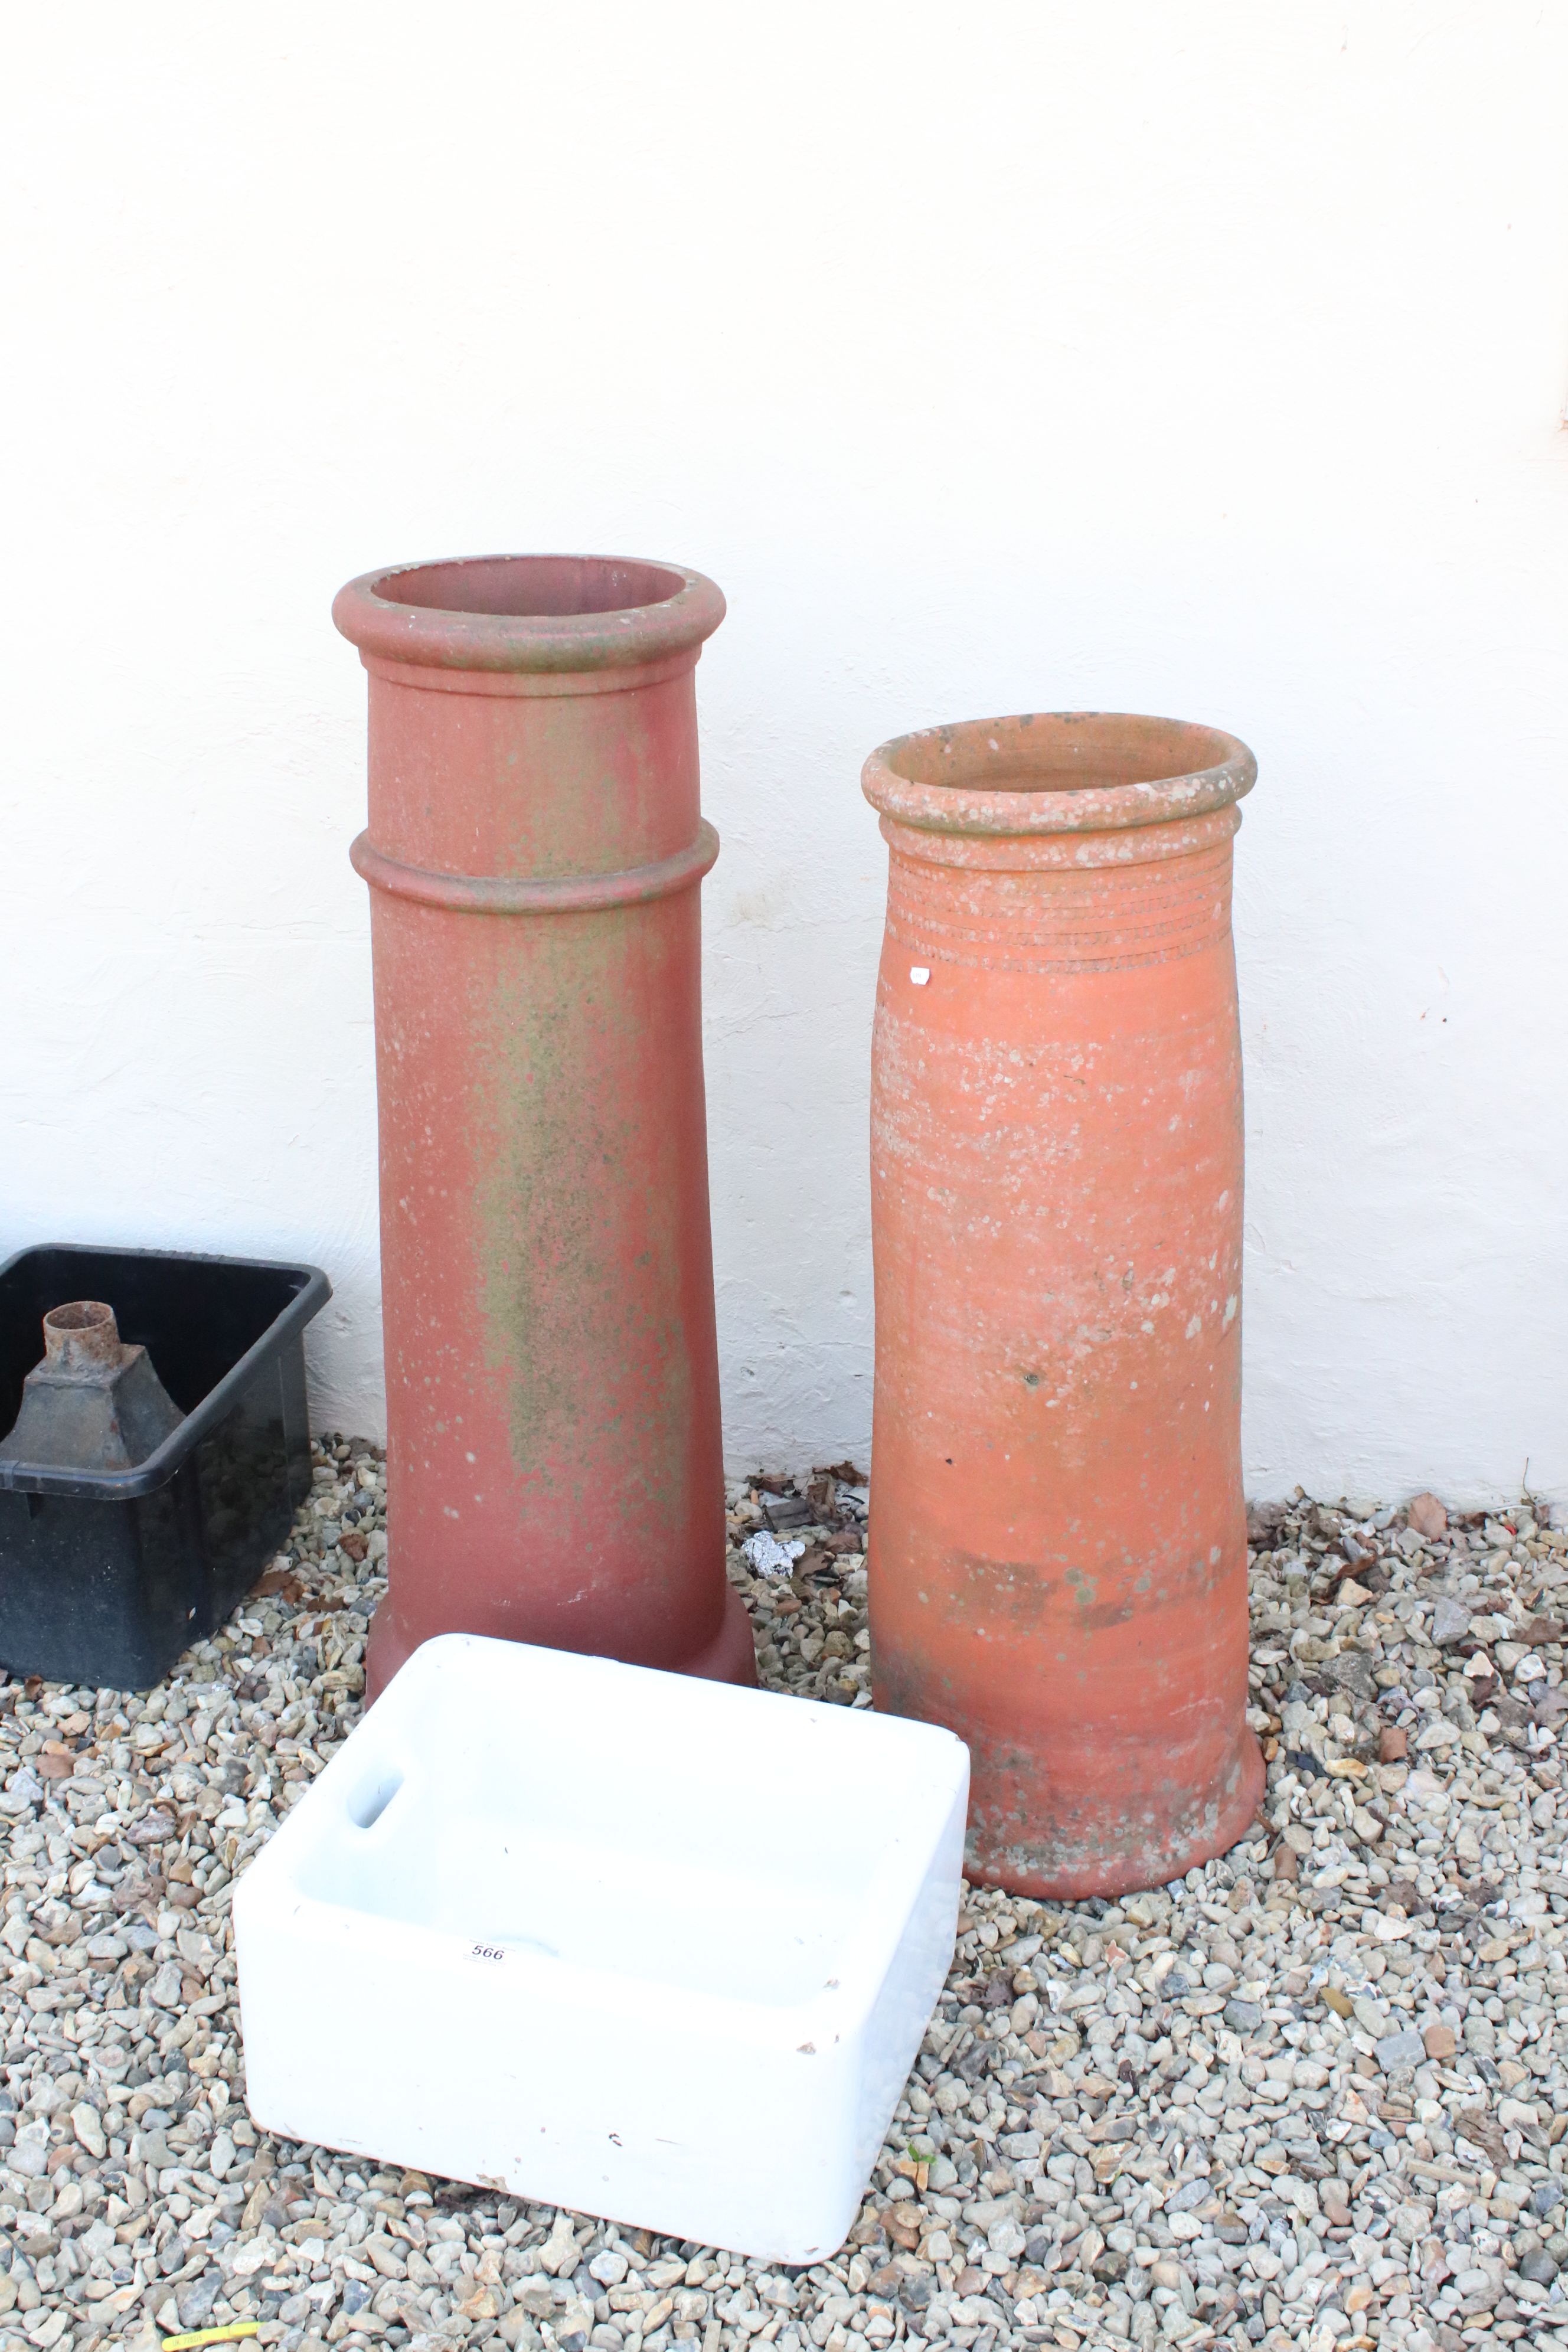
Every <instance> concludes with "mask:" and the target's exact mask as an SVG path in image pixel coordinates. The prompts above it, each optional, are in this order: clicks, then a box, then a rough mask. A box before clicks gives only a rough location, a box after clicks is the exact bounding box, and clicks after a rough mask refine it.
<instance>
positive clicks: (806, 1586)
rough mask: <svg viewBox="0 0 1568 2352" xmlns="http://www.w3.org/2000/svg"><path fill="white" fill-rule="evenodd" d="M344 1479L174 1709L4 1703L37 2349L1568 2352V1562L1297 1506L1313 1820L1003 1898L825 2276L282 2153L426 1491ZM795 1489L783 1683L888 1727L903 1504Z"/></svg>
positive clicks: (19, 2169) (364, 1466) (1296, 1778)
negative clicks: (327, 1782)
mask: <svg viewBox="0 0 1568 2352" xmlns="http://www.w3.org/2000/svg"><path fill="white" fill-rule="evenodd" d="M315 1478H316V1494H315V1496H314V1498H313V1501H312V1503H311V1505H310V1507H309V1508H308V1509H307V1510H306V1511H305V1512H304V1513H302V1514H301V1516H300V1521H299V1523H298V1525H297V1527H296V1529H295V1534H294V1537H293V1538H292V1540H291V1543H290V1546H289V1551H288V1552H287V1553H286V1554H285V1555H281V1556H280V1557H279V1561H278V1563H277V1565H276V1566H275V1568H274V1569H273V1570H271V1571H269V1574H268V1578H267V1579H266V1580H264V1582H265V1584H266V1585H267V1586H268V1587H269V1588H270V1589H268V1590H267V1591H258V1593H256V1594H255V1595H253V1596H252V1598H251V1600H250V1601H249V1602H248V1603H247V1608H246V1611H245V1613H244V1614H243V1615H240V1616H237V1618H236V1619H235V1620H234V1621H233V1622H231V1624H230V1625H229V1627H228V1628H227V1629H226V1632H225V1633H223V1634H222V1635H221V1636H220V1637H219V1638H218V1639H217V1640H216V1641H214V1642H212V1643H204V1644H203V1645H202V1646H201V1647H200V1648H199V1649H197V1650H195V1651H193V1652H192V1653H190V1654H188V1656H187V1657H186V1659H185V1660H184V1661H183V1663H182V1670H181V1672H180V1674H179V1675H176V1676H175V1677H174V1678H173V1679H172V1680H171V1681H170V1682H169V1683H168V1684H166V1685H163V1687H161V1688H160V1689H158V1690H157V1691H155V1692H153V1693H152V1694H151V1695H150V1696H146V1697H128V1696H124V1695H117V1694H115V1693H113V1692H107V1691H106V1692H98V1691H75V1690H68V1689H67V1690H62V1689H60V1688H58V1686H56V1685H47V1684H43V1685H40V1684H38V1683H37V1682H29V1683H27V1684H26V1685H6V1686H5V1688H3V1689H0V1780H4V1783H5V1787H4V1793H3V1794H0V1822H3V1825H4V1826H3V1830H0V1844H3V1846H4V1852H5V1903H4V1909H5V1924H4V1927H0V1944H3V1945H4V1948H5V1950H4V1955H3V1956H0V1966H4V1967H5V1969H6V1980H5V1982H4V1984H3V1985H0V2027H3V2030H4V2033H5V2053H4V2061H3V2071H0V2081H3V2083H4V2085H5V2087H4V2089H3V2090H0V2264H4V2267H3V2268H0V2352H21V2347H22V2345H23V2343H24V2341H25V2342H26V2344H29V2345H31V2346H34V2347H37V2352H53V2347H57V2346H58V2347H69V2346H72V2345H74V2346H76V2347H80V2352H96V2347H104V2346H116V2345H119V2344H121V2343H123V2344H125V2345H127V2346H129V2347H133V2352H153V2347H155V2346H156V2344H157V2342H158V2339H159V2336H160V2335H161V2333H165V2332H169V2331H171V2330H173V2329H174V2327H176V2326H179V2327H182V2328H184V2327H198V2326H217V2325H222V2324H223V2323H224V2322H226V2320H228V2319H230V2318H231V2317H237V2318H255V2319H258V2320H259V2322H260V2336H261V2341H262V2342H263V2344H265V2345H268V2346H272V2345H281V2346H282V2347H285V2352H319V2347H320V2346H321V2344H322V2343H323V2342H325V2343H331V2344H341V2345H343V2346H345V2347H347V2352H369V2347H373V2346H374V2345H376V2344H378V2343H386V2344H390V2345H392V2346H394V2347H402V2346H404V2345H405V2344H407V2343H409V2342H410V2341H412V2344H413V2346H414V2352H447V2347H455V2346H457V2345H458V2344H463V2343H467V2344H471V2345H479V2344H482V2343H485V2342H487V2341H489V2342H491V2343H492V2344H494V2345H495V2346H496V2347H497V2352H500V2346H501V2345H503V2344H504V2345H505V2346H507V2347H513V2352H516V2347H523V2352H533V2347H537V2346H540V2345H543V2346H559V2347H564V2352H584V2347H593V2352H666V2347H668V2345H669V2344H670V2343H671V2342H672V2341H680V2342H686V2343H690V2344H692V2345H693V2346H695V2347H700V2352H717V2348H718V2347H721V2346H723V2347H741V2346H742V2345H744V2344H745V2343H746V2342H747V2340H748V2339H756V2340H758V2341H760V2342H762V2343H770V2344H776V2345H777V2346H778V2347H780V2352H805V2347H806V2346H807V2345H808V2344H810V2345H812V2346H816V2347H825V2352H864V2347H868V2346H872V2347H877V2346H882V2345H886V2344H889V2343H891V2342H894V2341H897V2340H898V2339H900V2338H903V2337H906V2336H921V2337H923V2338H927V2339H930V2340H931V2341H932V2342H933V2343H935V2342H945V2341H948V2340H951V2341H952V2343H954V2344H956V2345H958V2346H960V2347H975V2352H997V2347H1004V2346H1009V2345H1025V2344H1026V2345H1039V2344H1043V2345H1057V2346H1060V2347H1064V2352H1071V2347H1075V2346H1078V2345H1088V2346H1093V2345H1100V2344H1131V2345H1135V2346H1146V2345H1150V2344H1155V2343H1159V2344H1182V2345H1185V2346H1188V2347H1194V2352H1201V2347H1205V2346H1206V2345H1209V2344H1213V2343H1218V2342H1225V2343H1228V2344H1235V2345H1237V2346H1241V2345H1249V2344H1264V2345H1268V2346H1276V2347H1283V2346H1285V2345H1291V2346H1297V2345H1302V2346H1308V2347H1313V2352H1328V2347H1331V2346H1333V2345H1339V2346H1342V2347H1346V2352H1353V2347H1363V2346H1366V2345H1369V2344H1373V2343H1381V2344H1383V2345H1388V2346H1394V2345H1399V2346H1409V2347H1412V2352H1426V2347H1430V2346H1432V2345H1434V2344H1436V2345H1438V2346H1441V2347H1444V2352H1452V2347H1457V2346H1458V2345H1460V2344H1461V2343H1463V2344H1481V2343H1483V2342H1488V2341H1501V2342H1508V2341H1512V2340H1522V2341H1526V2342H1528V2343H1529V2344H1530V2345H1531V2346H1532V2347H1533V2346H1542V2347H1551V2346H1553V2345H1557V2346H1560V2347H1564V2352H1568V2296H1565V2295H1564V2292H1563V2289H1562V2288H1560V2287H1559V2286H1558V2284H1557V2283H1556V2281H1557V2272H1558V2266H1559V2263H1568V2235H1565V2234H1563V2227H1564V2224H1565V2222H1568V2207H1565V2206H1564V2204H1563V2179H1562V2174H1563V2145H1564V2144H1563V2134H1564V2132H1565V2131H1568V2073H1565V2071H1564V2066H1563V2060H1562V2057H1561V2055H1560V2051H1561V2049H1562V2048H1563V2038H1562V2037H1563V2032H1564V2031H1565V2030H1568V1969H1565V1965H1564V1937H1565V1931H1568V1877H1565V1876H1563V1875H1560V1872H1561V1871H1562V1869H1563V1861H1564V1857H1563V1853H1562V1845H1563V1834H1564V1825H1565V1822H1568V1797H1564V1796H1563V1794H1562V1792H1561V1774H1560V1769H1559V1766H1558V1763H1557V1761H1556V1726H1557V1723H1558V1720H1559V1717H1560V1715H1568V1687H1564V1686H1563V1683H1562V1663H1563V1652H1562V1648H1561V1646H1560V1637H1561V1635H1562V1633H1563V1625H1562V1623H1561V1622H1559V1621H1558V1620H1557V1619H1556V1618H1555V1616H1554V1615H1553V1614H1552V1612H1553V1611H1554V1610H1555V1609H1556V1607H1558V1606H1559V1605H1560V1604H1561V1603H1562V1602H1563V1601H1564V1600H1568V1534H1563V1533H1558V1532H1555V1531H1550V1532H1549V1531H1548V1530H1546V1529H1545V1528H1537V1527H1536V1526H1535V1524H1534V1523H1533V1520H1532V1519H1531V1517H1530V1515H1529V1512H1528V1510H1527V1509H1526V1508H1525V1507H1523V1506H1521V1510H1520V1512H1519V1513H1517V1514H1515V1515H1513V1516H1512V1517H1509V1518H1507V1519H1502V1518H1489V1519H1487V1520H1485V1521H1484V1522H1483V1521H1481V1520H1479V1519H1477V1520H1467V1521H1465V1522H1463V1523H1462V1524H1457V1525H1456V1526H1455V1527H1454V1528H1452V1529H1451V1530H1450V1529H1447V1528H1445V1527H1444V1525H1443V1524H1442V1514H1441V1511H1440V1509H1439V1508H1438V1507H1436V1505H1434V1504H1432V1503H1431V1502H1430V1500H1429V1498H1427V1499H1425V1500H1422V1501H1419V1502H1418V1503H1417V1505H1415V1506H1413V1507H1412V1508H1411V1512H1410V1515H1409V1516H1410V1517H1411V1518H1412V1519H1413V1520H1414V1522H1415V1524H1414V1525H1407V1524H1406V1515H1405V1513H1404V1512H1401V1513H1399V1514H1398V1515H1397V1516H1395V1515H1394V1514H1391V1513H1387V1512H1383V1511H1378V1512H1375V1513H1373V1512H1372V1511H1371V1510H1370V1509H1369V1508H1368V1507H1366V1506H1364V1505H1358V1506H1353V1507H1347V1506H1345V1505H1343V1504H1341V1505H1340V1506H1338V1507H1333V1508H1330V1507H1324V1506H1322V1505H1319V1504H1313V1503H1310V1502H1309V1501H1308V1500H1307V1499H1306V1498H1304V1497H1300V1496H1299V1497H1298V1498H1297V1500H1296V1502H1294V1503H1293V1504H1291V1505H1290V1506H1289V1507H1286V1508H1285V1509H1283V1510H1272V1511H1267V1512H1264V1511H1256V1512H1255V1513H1254V1514H1253V1520H1252V1526H1251V1533H1252V1535H1253V1538H1254V1544H1255V1554H1254V1557H1255V1568H1254V1577H1253V1612H1254V1613H1253V1625H1254V1665H1253V1685H1254V1696H1255V1700H1256V1710H1255V1713H1254V1717H1253V1720H1254V1724H1255V1727H1257V1729H1258V1731H1259V1732H1260V1733H1261V1734H1262V1735H1263V1736H1264V1738H1265V1745H1266V1750H1267V1752H1268V1757H1269V1776H1268V1799H1267V1804H1266V1815H1267V1818H1266V1820H1260V1822H1259V1823H1258V1827H1257V1829H1256V1831H1255V1832H1254V1834H1253V1835H1252V1836H1250V1837H1249V1838H1248V1839H1247V1841H1245V1842H1244V1843H1241V1844H1240V1845H1238V1846H1237V1847H1236V1848H1235V1849H1234V1850H1233V1851H1232V1852H1231V1853H1229V1854H1227V1855H1226V1857H1225V1858H1224V1859H1223V1860H1222V1861H1219V1862H1216V1863H1213V1864H1210V1865H1209V1866H1208V1867H1207V1869H1205V1870H1203V1871H1194V1872H1193V1873H1192V1874H1190V1875H1189V1877H1188V1879H1187V1880H1186V1881H1185V1882H1184V1883H1177V1884H1176V1885H1172V1886H1170V1887H1164V1888H1156V1889H1152V1890H1151V1891H1150V1892H1148V1893H1145V1894H1142V1895H1132V1896H1128V1897H1126V1898H1124V1899H1123V1900H1122V1901H1121V1903H1119V1904H1116V1905H1112V1906H1108V1905H1105V1904H1102V1903H1085V1904H1075V1905H1068V1906H1042V1905H1039V1904H1034V1903H1029V1902H1024V1901H1018V1900H1014V1899H1012V1898H1009V1897H1006V1896H1003V1895H990V1894H984V1893H980V1892H972V1893H970V1894H969V1895H967V1897H966V1903H965V1908H964V1911H963V1917H962V1920H961V1929H962V1932H961V1935H960V1938H959V1946H958V1953H957V1957H956V1960H955V1964H954V1967H953V1970H952V1977H951V1979H949V1983H948V1988H947V1990H946V1993H945V1995H944V1997H943V2000H942V2004H941V2007H940V2009H939V2011H938V2013H937V2015H936V2017H935V2018H934V2019H933V2021H932V2022H931V2029H930V2032H928V2034H927V2037H926V2042H925V2047H924V2049H923V2051H922V2053H921V2057H920V2060H919V2062H918V2065H917V2069H916V2072H915V2074H913V2075H912V2076H911V2078H910V2084H909V2086H908V2090H907V2092H906V2095H905V2098H904V2101H903V2103H902V2104H901V2105H900V2109H899V2114H898V2117H897V2120H896V2121H895V2124H894V2126H893V2129H892V2136H891V2137H890V2139H889V2144H888V2146H887V2148H886V2149H885V2151H884V2154H883V2158H882V2160H881V2162H880V2164H879V2168H878V2171H877V2176H876V2179H875V2180H874V2182H873V2184H872V2187H871V2189H870V2191H869V2193H868V2198H867V2200H866V2204H865V2207H864V2210H863V2211H862V2214H861V2217H860V2220H859V2221H858V2223H857V2225H856V2228H855V2230H854V2231H853V2232H852V2234H851V2239H850V2242H849V2243H848V2244H847V2246H846V2247H845V2248H844V2250H843V2252H841V2253H840V2254H839V2255H838V2256H837V2259H836V2260H835V2261H833V2262H831V2263H821V2264H819V2265H816V2267H814V2268H813V2269H811V2270H810V2271H809V2272H805V2273H800V2274H793V2273H780V2272H777V2271H769V2270H767V2269H766V2268H764V2267H763V2266H762V2265H760V2264H757V2263H743V2262H741V2261H738V2260H732V2259H731V2258H730V2257H729V2256H727V2255H725V2254H723V2253H716V2252H713V2251H712V2250H711V2249H710V2248H705V2247H700V2246H695V2245H692V2244H689V2243H688V2244H678V2243H676V2242H672V2241H669V2240H664V2239H658V2238H650V2237H649V2236H648V2235H647V2233H645V2232H642V2231H633V2230H630V2229H622V2230H617V2229H616V2228H615V2227H614V2226H611V2225H605V2224H600V2223H598V2222H596V2221H591V2220H587V2219H584V2218H582V2217H579V2216H576V2215H572V2214H558V2213H557V2212H556V2211H555V2210H553V2209H552V2208H545V2207H533V2206H528V2205H521V2206H520V2205H518V2204H516V2203H514V2202H513V2201H511V2200H500V2201H498V2200H496V2199H495V2198H494V2196H493V2195H490V2194H487V2193H485V2192H481V2191H479V2190H474V2189H465V2188H462V2187H459V2186H457V2185H455V2184H447V2183H444V2182H441V2181H439V2180H428V2179H424V2178H423V2177H421V2176H420V2175H418V2174H415V2173H405V2172H403V2171H401V2170H400V2169H398V2168H386V2169H384V2170H382V2171H372V2170H370V2169H369V2168H360V2169H357V2170H356V2169H354V2168H353V2167H352V2166H350V2165H348V2164H346V2163H340V2162H338V2161H337V2160H336V2159H335V2158H332V2157H331V2154H330V2153H328V2152H326V2151H323V2150H320V2149H315V2148H303V2147H294V2146H291V2145H289V2144H287V2143H279V2142H277V2141H273V2140H270V2139H268V2138H267V2137H265V2136H260V2135H258V2134H257V2133H256V2132H255V2131H254V2130H253V2129H252V2127H251V2126H250V2125H249V2123H248V2122H247V2119H246V2116H245V2105H244V2084H243V2071H242V2067H241V2062H240V2053H239V2037H238V2021H237V2011H236V2006H235V1996H234V1967H233V1960H232V1958H231V1956H230V1951H229V1935H228V1906H229V1898H230V1895H231V1892H232V1880H233V1876H234V1875H235V1874H237V1872H238V1871H239V1870H240V1869H242V1868H243V1866H244V1864H245V1862H246V1860H247V1857H248V1856H249V1855H250V1854H251V1853H254V1852H255V1851H256V1849H257V1848H258V1846H259V1845H260V1844H261V1843H263V1842H264V1840H265V1839H266V1838H267V1836H268V1834H269V1832H270V1831H271V1830H272V1828H273V1827H274V1826H275V1824H276V1822H277V1820H278V1818H279V1815H280V1814H281V1813H283V1812H284V1811H287V1810H288V1808H289V1804H290V1803H291V1802H292V1801H294V1800H295V1799H296V1798H297V1797H298V1796H299V1795H300V1793H301V1792H302V1791H303V1790H304V1789H305V1788H306V1787H307V1786H308V1785H309V1782H310V1779H311V1777H312V1776H313V1774H314V1773H315V1772H317V1771H318V1770H320V1769H321V1765H322V1763H323V1762H324V1761H325V1760H326V1759H327V1758H328V1757H329V1756H330V1755H331V1752H332V1750H333V1748H335V1746H336V1744H337V1743H338V1742H339V1741H340V1740H341V1739H342V1737H343V1736H344V1734H345V1733H346V1732H347V1731H348V1730H350V1729H351V1728H352V1727H353V1722H354V1720H355V1718H356V1717H357V1715H358V1711H359V1706H360V1696H359V1694H360V1690H361V1685H362V1682H363V1671H362V1665H361V1659H362V1654H363V1638H364V1632H365V1624H366V1620H367V1616H368V1612H369V1611H370V1609H371V1608H372V1607H373V1606H374V1601H376V1599H377V1598H378V1597H379V1594H380V1591H381V1590H382V1585H381V1581H380V1565H381V1561H382V1558H383V1556H384V1549H385V1542H384V1535H383V1534H382V1532H381V1517H382V1501H383V1486H382V1467H381V1463H380V1459H379V1456H378V1455H377V1454H376V1453H375V1451H374V1449H373V1448H371V1447H370V1446H368V1445H364V1444H359V1443H355V1444H352V1445H351V1444H332V1443H331V1442H329V1443H328V1444H327V1445H326V1447H325V1449H324V1450H323V1449H318V1454H317V1466H316V1473H315ZM768 1489H769V1482H767V1481H760V1482H759V1483H758V1485H756V1486H748V1487H738V1488H735V1489H733V1490H732V1492H731V1531H732V1534H733V1536H734V1538H735V1544H736V1549H735V1550H734V1552H733V1554H732V1565H731V1574H732V1576H733V1578H734V1580H735V1581H736V1583H737V1585H738V1586H739V1587H740V1589H741V1590H742V1592H743V1593H744V1594H745V1595H746V1597H747V1599H748V1601H749V1602H750V1604H751V1606H752V1611H753V1613H754V1617H755V1620H756V1624H757V1632H758V1644H759V1654H760V1657H761V1661H762V1669H763V1677H764V1680H765V1681H767V1682H768V1683H769V1684H770V1685H772V1686H773V1687H775V1688H779V1689H784V1690H789V1691H795V1692H800V1693H805V1694H808V1695H811V1696H817V1697H823V1698H826V1699H828V1700H829V1701H831V1702H833V1703H835V1704H837V1705H841V1706H860V1705H866V1704H868V1693H867V1690H866V1670H867V1636H866V1631H865V1570H864V1564H863V1561H862V1559H861V1528H862V1526H863V1518H864V1490H863V1488H861V1487H860V1486H858V1482H857V1481H856V1480H855V1476H854V1473H853V1470H852V1467H851V1465H837V1468H836V1469H835V1470H833V1471H830V1472H826V1473H821V1474H818V1475H817V1476H816V1478H815V1479H813V1480H812V1481H810V1482H805V1481H803V1482H801V1487H800V1491H798V1492H796V1491H795V1489H794V1488H793V1487H792V1486H789V1485H788V1484H787V1482H784V1481H776V1482H773V1491H771V1492H770V1491H768ZM742 1547H744V1549H742ZM1560 2021H1561V2022H1560ZM1564 2285H1565V2286H1568V2278H1565V2281H1564Z"/></svg>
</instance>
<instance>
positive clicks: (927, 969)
mask: <svg viewBox="0 0 1568 2352" xmlns="http://www.w3.org/2000/svg"><path fill="white" fill-rule="evenodd" d="M930 978H931V966H930V964H929V963H912V964H910V979H911V980H912V981H913V982H914V984H915V986H916V987H917V988H923V987H924V986H925V984H926V982H927V981H928V980H929V979H930Z"/></svg>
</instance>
